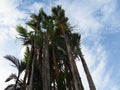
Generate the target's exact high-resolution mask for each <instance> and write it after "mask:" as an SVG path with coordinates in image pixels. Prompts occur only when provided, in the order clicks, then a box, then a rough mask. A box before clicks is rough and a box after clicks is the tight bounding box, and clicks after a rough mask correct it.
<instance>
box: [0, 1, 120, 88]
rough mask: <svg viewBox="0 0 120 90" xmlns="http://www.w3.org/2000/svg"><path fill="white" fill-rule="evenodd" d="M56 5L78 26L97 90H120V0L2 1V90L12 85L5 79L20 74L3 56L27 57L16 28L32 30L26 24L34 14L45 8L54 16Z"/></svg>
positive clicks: (85, 83) (0, 2) (83, 49)
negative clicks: (52, 12) (53, 9)
mask: <svg viewBox="0 0 120 90" xmlns="http://www.w3.org/2000/svg"><path fill="white" fill-rule="evenodd" d="M56 5H62V7H63V8H64V9H65V11H66V15H67V16H68V17H69V20H70V23H71V24H72V25H74V26H76V27H75V32H78V33H80V34H81V36H82V40H81V48H82V51H83V54H84V57H85V59H86V62H87V64H88V67H89V69H90V72H91V74H92V77H93V80H94V82H95V85H96V88H97V90H120V79H119V76H120V70H119V65H120V57H119V53H120V45H119V44H120V20H119V18H120V1H119V0H41V1H40V0H29V1H28V0H0V90H3V89H4V88H5V87H6V85H8V84H9V83H4V81H5V79H6V78H7V77H8V76H9V75H10V74H11V73H17V72H16V69H14V68H13V67H11V66H10V64H11V63H9V62H8V61H6V60H5V59H4V58H3V56H5V55H7V54H11V55H14V56H16V57H18V58H20V59H22V57H23V52H24V47H23V46H21V42H20V41H19V40H17V39H16V37H17V32H16V29H15V28H16V25H23V26H25V27H26V28H28V27H27V26H26V25H25V22H26V21H27V20H29V15H30V13H37V12H38V11H39V9H40V8H41V7H43V8H44V9H45V11H46V12H47V13H48V14H50V8H51V7H52V6H56ZM77 66H78V69H79V72H80V75H81V78H82V80H83V84H84V86H85V90H89V89H88V84H87V80H86V77H85V74H84V71H83V68H82V66H81V62H80V61H77ZM12 82H13V81H12ZM12 82H10V83H12Z"/></svg>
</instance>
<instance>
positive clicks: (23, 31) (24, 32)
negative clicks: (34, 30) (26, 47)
mask: <svg viewBox="0 0 120 90" xmlns="http://www.w3.org/2000/svg"><path fill="white" fill-rule="evenodd" d="M16 29H17V32H18V33H19V35H20V36H22V37H27V33H28V32H27V30H26V29H25V28H24V27H22V26H17V28H16Z"/></svg>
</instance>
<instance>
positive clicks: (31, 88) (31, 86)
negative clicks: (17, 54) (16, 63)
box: [27, 59, 35, 90]
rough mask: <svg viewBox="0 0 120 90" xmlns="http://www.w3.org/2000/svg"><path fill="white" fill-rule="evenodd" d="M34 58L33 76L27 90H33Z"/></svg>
mask: <svg viewBox="0 0 120 90" xmlns="http://www.w3.org/2000/svg"><path fill="white" fill-rule="evenodd" d="M34 62H35V61H34V59H33V62H32V72H31V76H30V84H29V85H28V87H27V90H33V76H34Z"/></svg>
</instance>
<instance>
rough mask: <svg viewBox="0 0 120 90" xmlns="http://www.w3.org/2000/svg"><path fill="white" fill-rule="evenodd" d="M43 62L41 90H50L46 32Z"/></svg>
mask: <svg viewBox="0 0 120 90" xmlns="http://www.w3.org/2000/svg"><path fill="white" fill-rule="evenodd" d="M44 34H45V35H44V42H43V55H44V58H43V61H42V84H43V90H50V64H49V48H48V36H47V32H45V33H44Z"/></svg>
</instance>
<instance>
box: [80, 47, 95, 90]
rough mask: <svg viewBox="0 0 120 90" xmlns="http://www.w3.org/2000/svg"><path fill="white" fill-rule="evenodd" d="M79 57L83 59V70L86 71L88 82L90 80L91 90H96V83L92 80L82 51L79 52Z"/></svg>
mask: <svg viewBox="0 0 120 90" xmlns="http://www.w3.org/2000/svg"><path fill="white" fill-rule="evenodd" d="M79 56H80V58H81V62H82V65H83V68H84V71H85V74H86V77H87V80H88V83H89V88H90V90H96V88H95V85H94V82H93V80H92V76H91V74H90V72H89V69H88V67H87V64H86V62H85V59H84V57H83V55H82V52H81V49H80V50H79Z"/></svg>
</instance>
